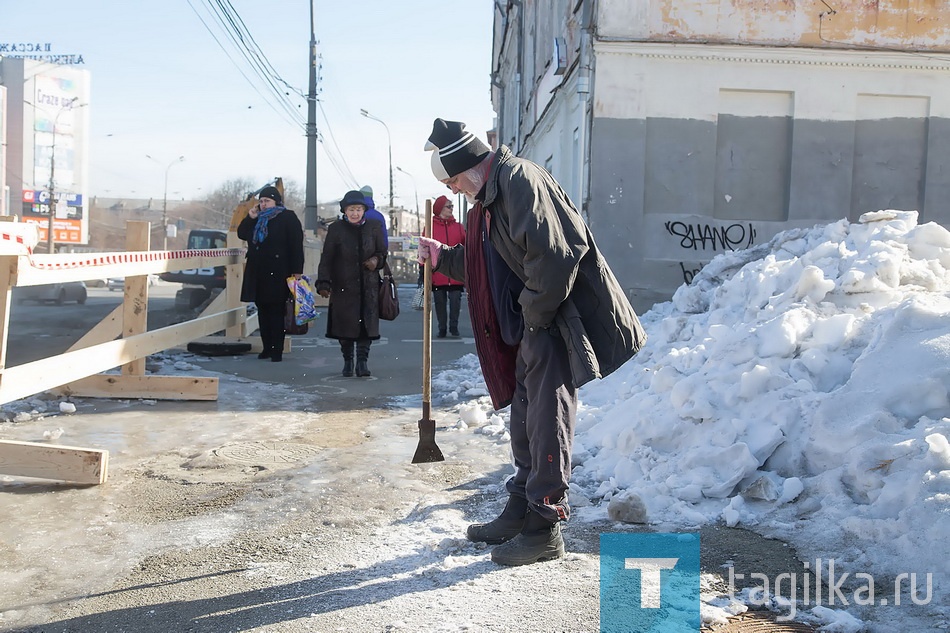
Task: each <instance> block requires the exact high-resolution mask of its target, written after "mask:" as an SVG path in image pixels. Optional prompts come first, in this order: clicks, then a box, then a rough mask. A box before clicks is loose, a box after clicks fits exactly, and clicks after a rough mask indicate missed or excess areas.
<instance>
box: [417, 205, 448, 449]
mask: <svg viewBox="0 0 950 633" xmlns="http://www.w3.org/2000/svg"><path fill="white" fill-rule="evenodd" d="M425 234H426V235H432V201H431V200H426V232H425ZM423 283H424V284H425V285H424V286H423V288H424V291H425V292H424V294H423V299H422V419H421V420H419V445H418V446H417V447H416V454H415V455H413V456H412V463H413V464H428V463H429V462H444V461H445V457H443V456H442V451H441V450H439V446H438V445H437V444H436V443H435V420H433V419H432V418H431V417H429V416H430V415H431V411H430V403H431V400H432V393H431V392H432V302H431V301H430V300H429V296H430V294H429V293H430V292H431V290H432V262H430V261H429V260H428V259H427V260H426V263H425V273H424V282H423Z"/></svg>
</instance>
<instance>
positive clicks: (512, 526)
mask: <svg viewBox="0 0 950 633" xmlns="http://www.w3.org/2000/svg"><path fill="white" fill-rule="evenodd" d="M527 513H528V500H527V499H525V498H524V497H519V496H518V495H511V496H509V497H508V503H507V504H505V509H504V510H502V511H501V514H500V515H498V518H497V519H495V520H493V521H489V522H488V523H473V524H472V525H470V526H468V530H466V536H468V540H470V541H474V542H476V543H488V544H489V545H498V544H500V543H504V542H505V541H510V540H511V539H513V538H514V537H516V536H518V534H520V533H521V529H522V528H523V527H524V520H525V516H526V515H527Z"/></svg>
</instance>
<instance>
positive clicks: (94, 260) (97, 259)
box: [0, 231, 244, 270]
mask: <svg viewBox="0 0 950 633" xmlns="http://www.w3.org/2000/svg"><path fill="white" fill-rule="evenodd" d="M0 240H4V241H8V242H15V243H17V244H20V245H22V246H24V247H25V248H26V254H27V258H28V259H29V262H30V265H31V266H33V267H34V268H41V269H44V270H63V269H66V268H85V267H87V266H103V265H106V264H133V263H139V262H157V261H164V260H173V259H189V258H192V257H234V256H240V255H243V254H244V249H243V248H217V249H210V248H209V249H196V250H181V251H141V252H126V253H61V254H58V255H49V254H36V255H35V254H34V253H33V248H32V247H30V246H29V245H28V244H27V242H26V240H24V239H23V236H22V235H13V234H10V233H4V232H2V231H0ZM34 258H35V259H34ZM44 260H47V261H44Z"/></svg>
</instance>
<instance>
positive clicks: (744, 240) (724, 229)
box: [664, 222, 755, 251]
mask: <svg viewBox="0 0 950 633" xmlns="http://www.w3.org/2000/svg"><path fill="white" fill-rule="evenodd" d="M664 226H666V232H667V233H669V234H670V235H672V236H673V237H676V238H679V245H680V247H681V248H685V249H687V250H691V251H698V250H701V251H719V250H723V251H734V250H738V249H741V248H749V247H750V246H752V245H753V244H754V243H755V227H754V226H753V225H752V223H751V222H750V223H749V224H738V223H737V224H730V225H728V226H717V225H715V224H702V223H700V222H697V223H695V224H690V223H688V222H667V223H666V224H665V225H664Z"/></svg>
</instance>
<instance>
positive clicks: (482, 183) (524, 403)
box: [419, 119, 646, 565]
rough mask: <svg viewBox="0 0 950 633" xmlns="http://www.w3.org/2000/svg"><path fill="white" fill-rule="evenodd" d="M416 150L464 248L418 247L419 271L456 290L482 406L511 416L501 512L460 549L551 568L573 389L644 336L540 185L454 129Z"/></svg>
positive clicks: (437, 125) (558, 551) (573, 215)
mask: <svg viewBox="0 0 950 633" xmlns="http://www.w3.org/2000/svg"><path fill="white" fill-rule="evenodd" d="M426 149H427V150H430V151H432V171H433V174H434V175H435V177H436V178H437V179H438V180H439V181H440V182H442V183H443V184H445V185H446V186H447V187H448V188H449V189H450V190H451V191H452V193H453V194H458V193H462V194H464V195H465V196H466V197H467V198H468V200H469V202H471V203H472V204H473V205H474V207H473V208H472V210H471V211H470V212H469V214H468V219H467V226H466V233H467V235H468V240H467V244H468V246H467V247H466V246H464V245H459V246H455V247H451V248H449V247H447V246H445V245H444V244H441V243H439V242H437V241H435V240H431V239H428V238H420V243H419V261H420V263H422V262H424V261H425V260H427V259H428V260H429V261H430V262H431V263H432V266H433V268H434V269H435V270H438V271H439V272H441V273H443V274H445V275H446V276H448V277H451V278H453V279H457V280H459V281H462V282H464V283H465V287H466V290H467V291H468V293H469V312H470V316H471V322H472V328H473V330H474V332H475V347H476V351H477V353H478V358H479V363H480V364H481V368H482V374H483V375H484V377H485V383H486V385H487V386H488V391H489V394H490V395H491V398H492V404H493V406H494V407H495V408H496V409H501V408H503V407H505V406H508V405H509V404H510V405H511V415H510V426H511V450H512V455H513V456H514V461H515V474H514V476H513V477H512V478H510V479H509V480H508V482H507V484H506V487H507V490H508V493H509V497H508V502H507V504H506V506H505V509H504V510H503V511H502V513H501V515H500V516H499V517H497V518H496V519H494V520H492V521H490V522H488V523H482V524H474V525H470V526H469V527H468V538H469V539H470V540H472V541H480V542H485V543H490V544H497V545H498V547H496V548H494V549H493V550H492V553H491V557H492V560H493V561H494V562H496V563H498V564H502V565H525V564H529V563H534V562H537V561H541V560H547V559H552V558H559V557H561V556H563V555H564V540H563V538H562V536H561V529H560V524H561V522H563V521H566V520H567V519H568V517H569V516H570V506H569V504H568V482H569V481H570V476H571V447H572V444H573V439H574V425H575V419H576V413H577V389H578V387H580V386H581V385H583V384H585V383H587V382H588V381H590V380H593V379H594V378H602V377H604V376H607V375H608V374H610V373H611V372H613V371H614V370H616V369H617V368H618V367H620V366H621V365H622V364H623V363H625V362H626V361H627V360H628V359H630V358H631V357H632V356H633V355H634V354H636V353H637V351H639V349H640V348H641V347H642V345H643V343H644V341H645V339H646V335H645V333H644V331H643V328H642V327H641V325H640V322H639V320H638V319H637V315H636V314H635V313H634V311H633V308H632V307H631V306H630V303H629V302H628V301H627V298H626V296H625V295H624V293H623V291H622V290H621V288H620V285H619V284H618V283H617V280H616V278H615V277H614V275H613V273H612V272H611V271H610V268H609V267H608V266H607V262H606V261H605V260H604V258H603V256H602V255H601V254H600V251H599V250H598V249H597V245H596V244H595V243H594V237H593V235H591V232H590V230H589V229H588V228H587V225H586V224H585V223H584V220H583V219H582V218H581V216H580V213H578V211H577V209H576V208H575V207H574V204H573V203H572V202H571V200H570V199H569V198H568V196H567V194H566V193H565V192H564V190H563V189H561V187H560V185H558V183H557V182H556V181H555V180H554V178H553V177H552V176H551V174H549V173H548V172H547V171H546V170H545V169H543V168H542V167H540V166H539V165H537V164H535V163H533V162H531V161H528V160H524V159H521V158H517V157H516V156H514V155H513V154H512V153H511V152H510V151H509V150H508V148H507V147H504V146H502V147H501V148H499V149H498V150H496V151H494V152H493V151H491V150H490V149H489V148H488V146H486V145H485V144H484V143H483V142H482V141H480V140H479V139H478V138H477V137H475V136H474V135H473V134H472V133H471V132H467V131H466V130H465V124H464V123H460V122H458V121H444V120H442V119H436V120H435V122H434V123H433V126H432V134H431V135H430V136H429V141H428V143H427V144H426Z"/></svg>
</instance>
